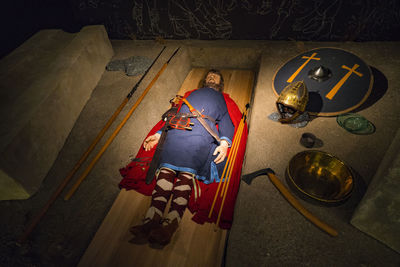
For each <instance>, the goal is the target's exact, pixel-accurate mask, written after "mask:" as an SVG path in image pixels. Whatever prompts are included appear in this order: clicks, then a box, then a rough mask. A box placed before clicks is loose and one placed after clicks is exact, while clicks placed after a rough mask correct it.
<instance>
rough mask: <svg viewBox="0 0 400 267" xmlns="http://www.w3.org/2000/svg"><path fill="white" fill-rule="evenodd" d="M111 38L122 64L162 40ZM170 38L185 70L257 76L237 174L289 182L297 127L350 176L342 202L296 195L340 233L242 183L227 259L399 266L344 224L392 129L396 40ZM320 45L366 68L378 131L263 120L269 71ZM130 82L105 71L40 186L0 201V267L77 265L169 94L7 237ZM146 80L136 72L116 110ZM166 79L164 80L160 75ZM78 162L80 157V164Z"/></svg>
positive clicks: (232, 262) (325, 122)
mask: <svg viewBox="0 0 400 267" xmlns="http://www.w3.org/2000/svg"><path fill="white" fill-rule="evenodd" d="M112 45H113V49H114V52H115V57H114V58H119V59H121V58H126V57H129V56H132V55H142V56H147V57H149V58H154V57H155V56H156V55H157V54H158V52H159V51H160V49H161V47H162V45H160V44H158V43H155V42H153V41H112ZM166 45H167V49H166V51H168V53H169V54H171V53H172V52H173V51H174V50H175V48H176V47H177V46H179V45H181V46H186V47H188V55H189V57H190V60H191V62H192V65H193V66H207V67H208V66H210V67H219V68H222V67H231V68H254V69H256V70H257V71H258V78H257V84H256V86H255V88H254V97H253V103H252V111H251V115H250V118H249V127H250V128H249V129H250V132H249V138H248V145H247V151H246V159H245V163H244V164H245V165H244V168H243V173H250V172H252V171H255V170H258V169H261V168H266V167H270V168H272V169H274V170H275V172H276V173H277V176H278V178H279V179H281V180H282V182H283V183H286V182H285V180H284V171H285V168H286V166H287V163H288V161H289V160H290V158H291V157H292V156H293V155H294V154H296V153H297V152H299V151H302V150H304V148H303V147H302V146H301V145H300V144H299V142H298V140H299V139H300V136H301V134H302V133H303V132H305V131H307V132H312V133H314V134H315V135H316V136H317V137H318V138H319V139H321V140H322V141H323V146H322V147H321V148H319V149H321V150H323V151H327V152H330V153H332V154H334V155H336V156H338V157H339V158H341V159H342V160H344V161H345V162H346V163H347V164H349V165H350V166H351V167H352V169H353V170H354V171H355V173H356V188H355V191H354V192H353V195H352V197H351V198H350V199H349V200H348V201H347V202H346V203H344V204H343V205H340V206H336V207H326V206H320V205H315V204H312V203H310V202H308V201H304V200H300V201H301V203H302V204H303V205H304V206H305V207H306V208H307V209H309V210H310V211H311V212H312V213H314V214H315V215H316V216H318V217H320V218H321V219H322V220H324V221H325V222H327V223H329V224H330V225H331V226H333V227H335V228H336V229H337V230H338V231H339V236H338V237H334V238H333V237H330V236H328V235H327V234H326V233H324V232H322V231H320V230H319V229H318V228H316V227H315V226H313V225H312V224H311V223H309V221H307V220H306V219H305V218H304V217H302V216H301V215H300V214H299V213H298V212H297V211H295V210H294V209H293V208H292V207H291V206H290V205H289V204H288V202H287V201H286V200H285V199H284V198H283V197H282V196H281V195H280V194H279V192H278V191H277V190H276V188H275V187H274V186H273V185H272V184H271V183H270V182H269V180H268V179H267V178H266V177H265V176H260V177H258V178H257V179H255V180H254V181H253V183H252V184H251V185H247V184H245V183H242V185H241V188H240V191H239V196H238V200H237V203H236V209H235V218H234V224H233V227H232V229H231V231H230V234H229V239H228V242H227V248H226V255H225V259H224V263H225V265H226V266H294V265H296V266H399V265H400V254H398V253H397V252H395V251H394V250H393V249H391V248H389V247H388V246H387V245H385V244H383V243H382V242H380V241H378V240H376V239H374V238H372V237H370V236H369V235H367V234H365V233H363V232H361V231H359V230H358V229H356V228H355V227H354V226H352V225H351V224H350V223H349V222H350V219H351V217H352V215H353V213H354V210H355V208H356V207H357V205H358V203H359V201H360V200H361V198H362V196H363V195H364V193H365V191H366V189H367V186H368V184H370V183H371V180H372V178H373V177H374V174H375V173H376V171H377V169H378V167H379V164H380V162H381V161H382V159H383V157H384V155H385V152H386V150H387V149H388V147H389V146H390V144H391V141H392V140H393V138H394V136H395V134H396V132H397V130H398V128H399V125H400V123H399V122H400V116H399V111H400V106H399V104H398V99H400V91H399V90H398V88H399V87H400V78H399V76H398V73H399V71H400V69H399V64H398V63H399V61H400V52H399V51H398V46H399V43H379V42H371V43H295V42H264V41H213V42H206V41H168V42H166ZM321 46H324V47H326V46H329V47H338V48H343V49H346V50H349V51H352V52H353V53H355V54H357V55H358V56H359V57H361V58H362V59H363V60H364V61H365V62H366V63H367V64H368V65H370V67H371V68H372V70H373V73H374V76H375V83H374V91H373V93H372V95H371V98H370V99H369V100H367V101H366V103H365V104H364V105H362V106H361V107H360V108H359V109H358V110H357V111H358V112H359V113H360V114H361V115H363V116H365V117H366V118H368V119H369V120H370V121H372V122H373V123H374V124H375V126H376V132H375V133H374V134H372V135H366V136H359V135H353V134H350V133H348V132H346V131H345V130H344V129H342V128H341V127H339V126H338V125H337V123H336V119H335V118H334V117H318V118H316V119H314V120H313V121H312V122H311V123H310V124H309V125H308V126H307V127H306V128H303V129H295V128H292V127H288V126H285V125H280V124H278V123H275V122H273V121H270V120H268V118H267V116H268V115H269V114H271V113H272V112H274V111H275V106H274V102H275V101H276V97H275V95H274V93H273V91H272V88H271V83H272V78H273V75H274V73H275V71H276V70H277V69H278V68H279V67H280V66H281V65H282V64H283V63H284V62H285V61H286V60H288V59H290V58H291V57H293V56H295V55H297V54H298V53H299V52H302V51H304V50H308V49H312V48H316V47H321ZM169 54H168V55H164V56H163V57H162V58H161V59H160V62H161V63H158V64H156V65H155V66H154V70H153V69H152V71H151V72H150V73H149V77H152V75H154V74H155V73H156V72H157V71H158V69H159V68H160V67H161V65H162V64H163V63H164V62H165V61H166V60H167V59H168V57H169ZM172 65H173V64H171V68H172V67H174V68H176V70H179V66H172ZM174 70H175V69H171V70H170V71H174ZM170 75H171V74H170ZM185 75H186V74H185ZM185 75H183V78H184V76H185ZM138 80H139V77H138V76H135V77H128V76H126V75H124V73H119V72H106V71H105V72H104V73H103V76H102V79H101V80H100V82H99V84H98V86H97V87H96V89H95V90H94V91H93V93H92V96H91V98H90V100H89V101H88V103H87V104H86V106H85V108H84V110H83V111H82V113H81V115H80V117H79V118H78V120H77V122H76V124H75V126H74V128H73V130H72V132H71V134H70V136H69V137H68V139H67V141H66V143H65V145H64V147H63V149H62V150H61V152H60V154H59V156H58V158H57V160H56V162H55V163H54V165H53V167H52V169H51V170H50V171H49V173H48V175H47V177H46V179H45V181H44V183H43V184H42V186H41V188H40V190H39V192H38V193H37V194H36V195H34V196H33V197H32V198H30V199H29V200H21V201H2V202H0V214H1V219H0V266H75V265H76V264H77V263H78V262H79V259H80V257H81V256H82V255H83V253H84V251H85V249H86V247H87V246H88V244H89V243H90V241H91V239H92V238H93V236H94V234H95V233H96V231H97V228H98V227H99V225H100V223H101V222H102V220H103V219H104V217H105V215H106V214H107V212H108V210H109V208H110V206H111V205H112V203H113V201H114V199H115V198H116V196H117V195H118V193H119V189H118V186H117V184H118V182H119V181H120V179H121V178H120V176H119V174H118V169H119V168H120V167H122V166H125V165H126V164H127V163H128V162H129V160H130V157H131V156H133V155H134V153H136V150H137V148H138V146H139V145H140V143H141V140H142V139H143V137H144V134H145V133H146V132H147V131H148V130H149V128H150V127H151V125H152V124H154V122H155V121H157V120H158V119H159V115H160V113H161V112H159V110H162V109H163V108H165V107H166V106H167V105H168V103H167V101H168V100H169V99H167V98H166V97H165V98H166V99H165V103H161V102H157V105H156V106H155V108H154V109H151V110H150V109H149V104H150V103H151V102H147V104H146V103H144V104H143V105H142V106H139V108H138V111H137V113H139V114H142V113H143V112H144V114H148V116H142V117H140V118H138V117H135V115H133V117H132V118H131V119H130V120H129V121H128V122H127V124H126V126H125V127H124V128H123V129H122V130H121V132H120V134H119V135H118V136H117V138H116V139H115V140H114V142H113V143H112V144H111V146H110V147H109V148H108V150H107V151H106V153H105V154H104V155H103V157H102V158H101V159H100V160H99V162H98V163H97V165H96V166H95V168H94V169H93V170H92V172H91V173H90V175H89V176H88V177H87V178H86V180H85V181H84V182H83V183H82V184H81V186H80V188H79V190H78V191H77V192H76V193H75V195H74V196H73V197H72V198H71V200H69V201H64V200H63V199H62V197H60V198H59V199H58V200H57V201H56V202H55V203H54V205H53V206H52V207H51V208H50V210H49V211H48V212H47V214H46V216H45V217H44V218H43V220H42V221H41V222H40V223H39V225H38V226H37V227H36V229H35V230H34V231H33V232H32V234H31V236H30V238H29V240H28V242H27V243H25V244H23V245H22V246H21V247H18V246H16V245H15V241H16V240H17V239H18V238H19V237H20V235H21V234H22V232H23V231H24V227H25V226H26V225H27V224H28V223H29V221H30V220H31V219H32V217H33V216H34V215H35V214H36V213H37V212H38V211H39V210H40V209H41V208H42V207H43V206H44V205H45V203H46V202H47V200H48V199H49V198H50V196H51V194H52V193H53V192H54V190H55V188H56V187H57V186H58V185H59V184H60V183H61V181H62V180H63V179H64V177H65V176H66V174H67V173H68V172H69V171H70V170H71V168H72V167H73V166H74V164H75V163H76V162H77V161H78V159H79V158H80V157H81V155H82V153H83V152H84V151H85V150H86V149H87V147H88V146H89V145H90V143H91V142H92V141H93V139H94V138H95V136H96V135H97V133H98V132H99V131H100V130H101V128H102V127H103V125H104V124H105V122H106V121H107V119H108V118H109V117H110V116H111V114H112V113H113V112H114V110H115V109H116V107H118V106H119V104H120V103H121V102H122V100H123V99H124V97H125V96H126V95H127V93H129V91H130V90H131V88H132V87H133V85H134V84H135V83H136V82H137V81H138ZM150 80H151V79H149V78H146V79H144V81H143V85H142V86H140V87H139V89H138V92H137V93H135V95H134V96H133V98H132V99H131V100H130V103H131V104H128V105H127V106H126V107H125V109H124V110H123V111H122V113H123V114H125V113H126V112H127V110H128V109H129V108H130V105H132V103H134V102H135V101H136V99H137V98H138V97H139V95H140V93H141V91H143V90H144V87H145V86H146V85H147V84H148V83H149V82H150ZM166 81H168V76H165V77H164V78H163V79H161V81H160V82H166ZM156 88H160V92H156V91H154V92H152V91H150V92H152V93H151V94H150V93H149V95H148V98H149V99H148V100H146V101H150V100H151V99H153V98H154V99H157V101H160V99H163V98H164V97H163V94H165V96H167V95H169V94H171V92H166V91H165V90H164V91H163V89H162V87H161V86H158V87H156ZM177 89H178V88H177ZM160 96H162V97H160ZM144 102H145V100H144ZM123 116H124V115H120V118H118V119H117V121H116V122H115V123H114V124H113V126H112V127H111V129H110V130H109V131H108V132H107V133H106V135H105V138H104V140H103V141H101V142H100V143H99V145H98V148H96V149H95V151H94V152H93V155H92V157H93V156H94V155H95V154H96V153H97V151H98V150H99V149H100V147H101V146H102V145H103V144H104V142H105V139H106V138H108V136H109V135H110V134H111V132H112V131H113V130H114V129H115V126H116V125H117V124H118V123H119V122H120V121H121V120H122V117H123ZM90 159H91V158H89V160H90ZM86 166H87V163H86V165H85V164H84V165H83V166H82V170H81V171H83V169H84V168H85V167H86ZM127 212H129V211H127ZM397 233H398V229H397ZM132 263H133V264H134V262H132Z"/></svg>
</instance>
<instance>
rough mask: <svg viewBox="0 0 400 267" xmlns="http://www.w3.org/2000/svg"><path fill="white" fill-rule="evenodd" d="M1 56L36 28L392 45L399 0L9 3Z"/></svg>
mask: <svg viewBox="0 0 400 267" xmlns="http://www.w3.org/2000/svg"><path fill="white" fill-rule="evenodd" d="M1 10H2V11H1V13H2V14H1V19H2V20H3V23H1V25H2V30H1V34H2V41H1V51H0V52H1V53H0V57H3V56H4V55H6V54H8V53H9V52H11V51H12V50H13V49H15V48H16V47H18V46H19V45H21V44H22V43H23V42H24V41H25V40H27V39H28V38H29V37H31V36H32V35H33V34H35V33H36V32H37V31H39V30H41V29H50V28H57V29H63V30H65V31H67V32H76V31H79V30H80V29H81V28H82V26H85V25H91V24H103V25H105V27H106V29H107V32H108V34H109V38H110V39H155V38H164V39H204V40H215V39H231V40H235V39H242V40H301V41H399V40H400V37H399V34H397V33H398V32H400V1H399V0H388V1H378V0H350V1H349V0H330V1H324V0H255V1H250V0H208V1H201V0H149V1H146V0H9V1H7V2H5V3H2V8H1Z"/></svg>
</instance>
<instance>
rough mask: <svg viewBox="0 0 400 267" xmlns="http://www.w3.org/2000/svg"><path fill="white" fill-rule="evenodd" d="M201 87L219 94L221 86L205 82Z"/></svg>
mask: <svg viewBox="0 0 400 267" xmlns="http://www.w3.org/2000/svg"><path fill="white" fill-rule="evenodd" d="M203 87H210V88H213V89H215V90H217V91H219V92H221V91H222V86H221V84H218V83H215V82H205V83H204V86H203Z"/></svg>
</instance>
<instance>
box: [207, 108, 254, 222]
mask: <svg viewBox="0 0 400 267" xmlns="http://www.w3.org/2000/svg"><path fill="white" fill-rule="evenodd" d="M247 109H248V106H247V105H246V111H245V112H246V113H245V112H243V114H242V119H241V120H240V122H239V126H238V129H237V131H236V136H235V138H234V140H233V144H232V147H231V151H230V153H229V155H228V159H227V161H226V163H225V167H224V170H223V172H222V175H221V181H220V182H219V183H218V187H217V192H216V193H215V196H214V200H213V203H212V205H211V209H210V212H209V214H208V218H211V215H212V212H213V210H214V206H215V203H216V201H217V196H218V193H219V190H220V188H221V184H222V183H224V186H223V188H224V187H225V183H226V179H225V182H223V181H222V180H223V178H224V177H225V176H226V175H225V174H226V171H227V170H228V166H229V165H230V162H231V159H232V156H233V154H234V152H233V151H234V148H235V147H236V145H237V143H238V140H239V138H237V137H238V134H239V133H240V131H241V127H242V121H243V120H244V118H245V115H246V114H247ZM222 191H224V190H222Z"/></svg>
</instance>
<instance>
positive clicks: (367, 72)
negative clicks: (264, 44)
mask: <svg viewBox="0 0 400 267" xmlns="http://www.w3.org/2000/svg"><path fill="white" fill-rule="evenodd" d="M301 80H302V81H304V83H305V84H306V87H307V90H308V92H309V100H308V104H307V107H306V111H308V112H309V113H310V114H313V115H318V116H336V115H339V114H343V113H346V112H349V111H351V110H354V109H355V108H357V107H359V106H360V105H361V104H362V103H364V102H365V100H367V98H368V96H369V95H370V93H371V90H372V84H373V76H372V72H371V69H370V68H369V66H368V65H367V64H366V63H365V62H364V61H363V60H361V59H360V58H359V57H357V56H356V55H354V54H352V53H350V52H348V51H345V50H342V49H338V48H317V49H313V50H310V51H307V52H304V53H302V54H300V55H298V56H296V57H294V58H292V59H290V60H289V61H287V62H286V63H285V64H283V66H282V67H281V68H280V69H279V70H278V71H277V72H276V73H275V76H274V78H273V80H272V88H273V89H274V92H275V94H276V95H277V96H279V94H280V93H281V92H282V90H283V89H284V88H285V87H286V86H287V85H288V84H290V83H292V82H295V81H301Z"/></svg>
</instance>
